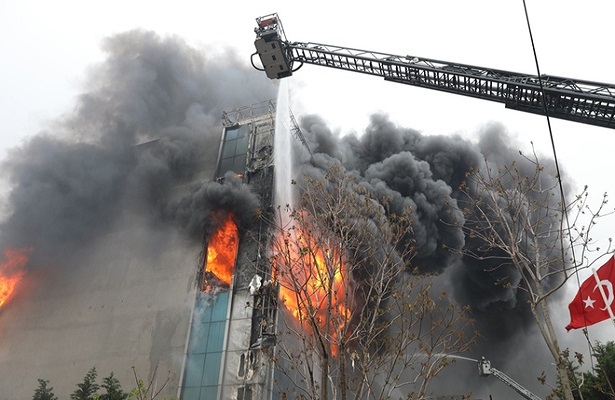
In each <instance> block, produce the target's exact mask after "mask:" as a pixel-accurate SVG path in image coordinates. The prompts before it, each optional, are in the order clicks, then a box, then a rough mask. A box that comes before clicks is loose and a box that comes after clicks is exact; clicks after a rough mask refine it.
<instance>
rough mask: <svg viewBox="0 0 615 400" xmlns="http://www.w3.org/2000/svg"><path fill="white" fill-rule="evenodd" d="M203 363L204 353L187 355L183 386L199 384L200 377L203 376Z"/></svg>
mask: <svg viewBox="0 0 615 400" xmlns="http://www.w3.org/2000/svg"><path fill="white" fill-rule="evenodd" d="M204 363H205V355H204V354H193V355H191V356H189V357H188V361H187V365H186V377H185V379H184V386H185V387H195V386H201V377H202V376H203V364H204Z"/></svg>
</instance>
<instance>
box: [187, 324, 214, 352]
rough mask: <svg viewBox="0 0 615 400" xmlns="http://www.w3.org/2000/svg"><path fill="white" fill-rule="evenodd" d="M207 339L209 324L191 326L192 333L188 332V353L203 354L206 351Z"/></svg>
mask: <svg viewBox="0 0 615 400" xmlns="http://www.w3.org/2000/svg"><path fill="white" fill-rule="evenodd" d="M208 337H209V324H208V323H207V324H205V323H204V324H201V325H196V324H193V325H192V332H190V346H189V347H188V353H189V354H194V353H205V350H206V349H207V338H208Z"/></svg>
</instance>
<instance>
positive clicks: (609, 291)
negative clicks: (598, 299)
mask: <svg viewBox="0 0 615 400" xmlns="http://www.w3.org/2000/svg"><path fill="white" fill-rule="evenodd" d="M598 285H600V286H603V287H604V288H605V289H606V290H605V292H606V304H605V305H604V308H601V310H603V311H605V310H606V309H607V307H610V306H611V304H613V300H615V298H614V297H615V295H614V294H613V283H612V282H611V281H609V280H607V279H603V280H601V281H600V283H599V284H596V286H595V287H594V292H595V291H596V289H598Z"/></svg>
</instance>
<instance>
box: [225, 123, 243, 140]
mask: <svg viewBox="0 0 615 400" xmlns="http://www.w3.org/2000/svg"><path fill="white" fill-rule="evenodd" d="M239 128H241V127H240V126H237V127H233V128H228V129H227V130H226V135H225V136H224V141H228V140H233V139H237V134H238V133H239Z"/></svg>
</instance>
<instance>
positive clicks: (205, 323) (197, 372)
mask: <svg viewBox="0 0 615 400" xmlns="http://www.w3.org/2000/svg"><path fill="white" fill-rule="evenodd" d="M228 302H229V291H225V292H219V293H217V294H210V293H203V292H200V293H198V294H197V299H196V304H195V309H194V315H193V317H192V329H191V330H190V339H189V342H188V352H187V355H186V369H185V372H184V382H183V389H182V396H181V398H182V400H215V399H216V398H217V396H218V383H219V382H218V381H219V378H220V367H221V360H222V349H223V345H224V335H225V332H226V315H227V310H228Z"/></svg>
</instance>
